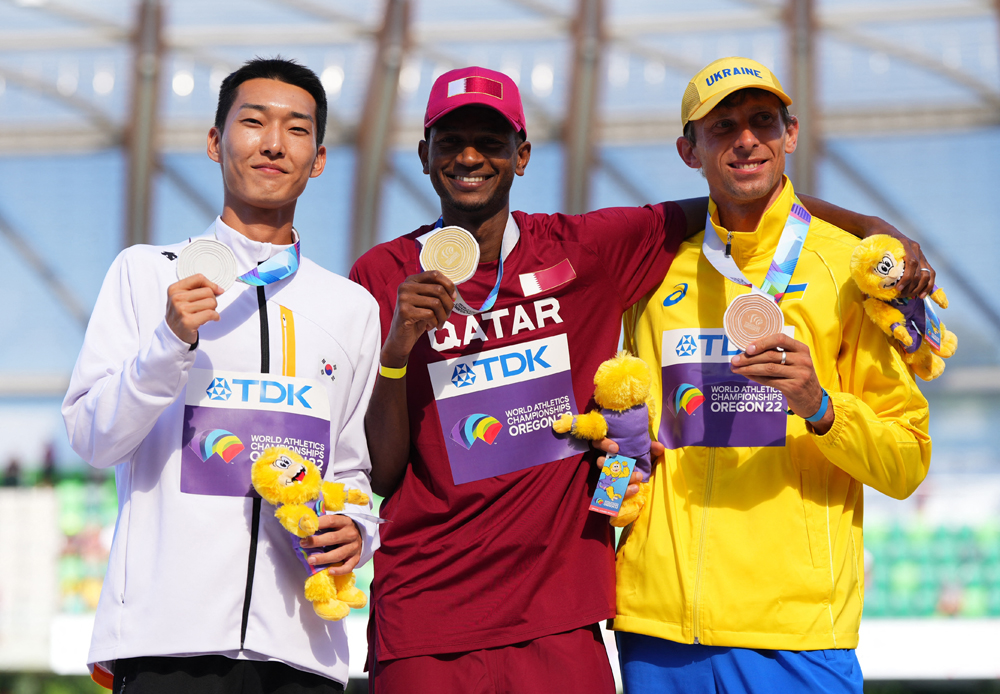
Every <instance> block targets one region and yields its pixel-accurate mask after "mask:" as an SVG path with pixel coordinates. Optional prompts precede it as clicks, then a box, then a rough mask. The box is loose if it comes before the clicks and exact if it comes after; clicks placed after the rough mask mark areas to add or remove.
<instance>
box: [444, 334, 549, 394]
mask: <svg viewBox="0 0 1000 694" xmlns="http://www.w3.org/2000/svg"><path fill="white" fill-rule="evenodd" d="M546 349H548V345H542V346H541V347H539V348H537V349H535V350H532V348H530V347H529V348H528V349H525V350H519V351H516V352H508V353H506V354H500V355H495V356H490V357H482V358H481V359H476V360H475V361H474V362H472V363H471V364H459V365H458V366H456V367H455V371H454V373H453V374H452V377H451V382H452V383H454V384H455V385H456V386H458V387H459V388H461V387H463V386H468V385H472V384H473V383H475V382H476V377H477V376H483V377H484V378H485V379H486V380H487V382H490V381H493V380H494V379H499V378H510V377H511V376H517V375H519V374H522V373H524V372H526V371H527V372H528V373H534V372H535V371H536V370H542V369H551V368H552V365H551V364H550V363H548V362H547V361H545V350H546Z"/></svg>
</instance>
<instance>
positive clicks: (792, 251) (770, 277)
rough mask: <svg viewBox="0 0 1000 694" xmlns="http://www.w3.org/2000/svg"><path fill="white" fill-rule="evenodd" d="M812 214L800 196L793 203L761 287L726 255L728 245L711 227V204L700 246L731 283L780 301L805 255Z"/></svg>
mask: <svg viewBox="0 0 1000 694" xmlns="http://www.w3.org/2000/svg"><path fill="white" fill-rule="evenodd" d="M811 221H812V215H810V214H809V212H808V210H806V208H805V207H803V206H802V203H801V202H800V201H799V199H798V197H796V198H795V202H794V203H793V204H792V209H791V211H790V212H789V213H788V218H787V219H786V220H785V228H784V229H783V230H782V232H781V238H780V239H779V240H778V247H777V248H776V249H775V250H774V257H772V258H771V265H770V267H768V269H767V276H766V277H765V278H764V281H763V282H762V283H761V286H760V287H759V288H758V287H756V286H754V284H753V283H752V282H750V280H748V279H747V278H746V276H745V275H744V274H743V272H742V271H741V270H740V269H739V267H737V265H736V261H735V260H733V258H732V256H727V255H726V251H725V244H724V243H723V242H722V239H720V238H719V235H718V234H717V233H715V228H714V226H713V224H712V206H711V205H709V208H708V217H707V218H706V219H705V240H704V242H703V243H702V246H701V252H702V253H703V254H704V255H705V257H706V258H708V262H710V263H712V267H714V268H715V269H716V270H718V271H719V274H721V275H722V276H723V277H725V278H726V279H728V280H729V281H730V282H735V283H736V284H740V285H743V286H744V287H750V291H751V292H754V293H758V294H763V295H765V296H767V297H769V298H770V299H771V300H772V301H774V302H778V301H781V297H782V296H784V295H785V290H786V289H788V283H789V282H791V280H792V275H793V274H794V273H795V266H796V265H797V264H798V262H799V256H800V255H802V244H803V243H805V240H806V234H808V233H809V223H810V222H811Z"/></svg>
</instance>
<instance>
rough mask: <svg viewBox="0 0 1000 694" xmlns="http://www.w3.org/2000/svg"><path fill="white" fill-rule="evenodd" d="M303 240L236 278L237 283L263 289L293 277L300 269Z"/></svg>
mask: <svg viewBox="0 0 1000 694" xmlns="http://www.w3.org/2000/svg"><path fill="white" fill-rule="evenodd" d="M301 242H302V241H301V239H300V240H298V241H296V242H295V243H294V244H292V245H291V246H289V247H288V248H286V249H284V250H283V251H281V252H280V253H277V254H275V255H273V256H271V257H270V258H268V259H267V260H265V261H264V262H263V263H261V264H260V265H258V266H257V267H255V268H254V269H252V270H250V272H245V273H243V274H242V275H240V276H239V277H237V278H236V281H237V282H242V283H243V284H249V285H251V286H254V287H263V286H265V285H268V284H273V283H274V282H280V281H281V280H283V279H285V278H286V277H291V276H292V275H293V274H295V271H296V270H298V269H299V258H300V257H301V256H300V255H299V244H300V243H301Z"/></svg>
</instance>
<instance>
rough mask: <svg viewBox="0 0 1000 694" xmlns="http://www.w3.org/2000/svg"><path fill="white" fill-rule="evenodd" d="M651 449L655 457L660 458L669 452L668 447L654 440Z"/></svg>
mask: <svg viewBox="0 0 1000 694" xmlns="http://www.w3.org/2000/svg"><path fill="white" fill-rule="evenodd" d="M649 450H650V451H651V452H652V454H653V458H659V457H660V456H661V455H663V454H664V453H666V452H667V447H666V446H664V445H663V444H662V443H660V442H659V441H653V445H652V446H650V447H649Z"/></svg>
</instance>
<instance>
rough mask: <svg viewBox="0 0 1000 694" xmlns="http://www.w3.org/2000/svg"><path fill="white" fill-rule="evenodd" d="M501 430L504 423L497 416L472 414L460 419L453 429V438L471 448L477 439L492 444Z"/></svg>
mask: <svg viewBox="0 0 1000 694" xmlns="http://www.w3.org/2000/svg"><path fill="white" fill-rule="evenodd" d="M501 431H503V425H502V424H501V423H500V422H498V421H497V420H496V418H495V417H491V416H490V415H488V414H470V415H469V416H468V417H462V418H461V419H460V420H458V423H457V424H455V426H454V427H453V428H452V430H451V438H452V440H453V441H454V442H455V443H457V444H459V445H461V446H464V447H465V450H469V449H470V448H472V444H474V443H475V442H476V439H479V440H481V441H485V442H486V443H487V445H489V446H492V445H493V442H494V441H496V438H497V435H498V434H499V433H500V432H501Z"/></svg>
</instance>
